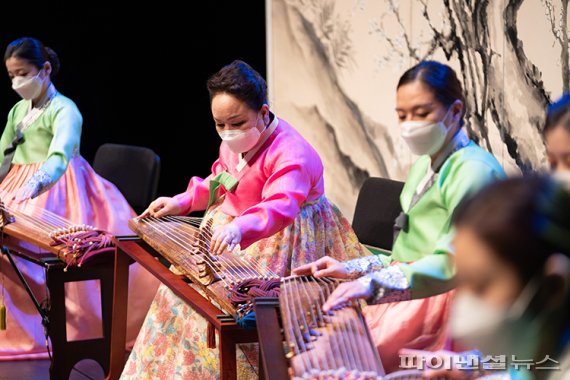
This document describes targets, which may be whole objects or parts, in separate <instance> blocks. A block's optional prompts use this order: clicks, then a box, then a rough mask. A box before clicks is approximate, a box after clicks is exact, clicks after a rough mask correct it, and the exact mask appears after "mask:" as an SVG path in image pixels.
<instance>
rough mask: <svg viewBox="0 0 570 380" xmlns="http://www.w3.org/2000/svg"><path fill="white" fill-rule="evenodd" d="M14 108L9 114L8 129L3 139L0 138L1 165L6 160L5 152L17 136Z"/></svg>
mask: <svg viewBox="0 0 570 380" xmlns="http://www.w3.org/2000/svg"><path fill="white" fill-rule="evenodd" d="M14 109H15V107H14V108H12V109H11V110H10V112H9V113H8V120H7V121H6V127H5V128H4V131H3V132H2V137H0V163H1V162H2V161H3V160H4V151H5V150H6V148H8V147H9V146H10V143H12V140H14V136H15V135H16V126H15V125H14Z"/></svg>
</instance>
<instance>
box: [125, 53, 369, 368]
mask: <svg viewBox="0 0 570 380" xmlns="http://www.w3.org/2000/svg"><path fill="white" fill-rule="evenodd" d="M208 91H209V93H210V99H211V110H212V115H213V118H214V123H215V127H216V130H217V132H218V133H219V135H220V138H221V139H222V143H221V145H220V148H219V150H220V154H219V158H218V159H217V160H216V161H215V162H214V164H213V165H212V173H211V174H210V175H209V176H208V177H207V178H205V179H202V178H198V177H193V178H192V179H191V180H190V182H189V184H188V188H187V189H186V191H185V192H184V193H181V194H178V195H176V196H174V197H171V198H169V197H161V198H158V199H157V200H155V201H154V202H152V203H151V204H150V205H149V207H148V209H147V210H146V212H145V213H144V214H143V215H142V216H153V217H162V216H166V215H184V214H187V213H189V212H192V211H196V210H205V209H207V212H206V215H205V220H212V221H213V229H214V232H213V236H212V238H211V242H210V250H211V253H212V254H220V253H222V252H227V251H231V252H233V254H235V255H237V256H239V257H242V258H243V259H244V260H246V261H247V260H253V261H255V262H259V263H261V266H263V267H266V268H268V269H270V270H271V271H272V272H274V273H276V274H277V275H279V276H287V275H289V274H290V273H291V268H294V267H296V266H299V265H302V264H305V263H308V262H311V261H314V260H316V259H318V258H320V257H323V256H325V255H326V256H331V257H335V258H337V259H339V260H346V259H350V258H355V257H359V256H362V255H363V248H362V246H361V245H360V243H359V242H358V240H357V238H356V236H355V234H354V232H353V231H352V229H351V226H350V224H349V222H348V221H347V220H346V219H345V218H344V217H343V216H342V215H341V213H340V212H339V210H338V209H337V208H336V207H335V206H334V205H332V204H331V203H330V202H329V201H328V200H327V198H326V197H325V195H324V185H323V165H322V162H321V159H320V158H319V155H318V154H317V152H316V151H315V150H314V149H313V147H311V145H310V144H309V143H308V142H307V141H306V140H305V139H304V138H303V137H302V136H301V135H300V134H299V133H298V132H297V131H296V130H295V129H294V128H293V127H292V126H291V125H289V124H288V123H287V122H286V121H285V120H283V119H280V118H279V117H277V116H276V115H275V114H273V113H272V112H271V111H270V108H269V105H268V102H267V85H266V83H265V80H264V79H263V78H262V77H261V75H259V73H257V72H256V71H255V70H253V69H252V68H251V67H250V66H249V65H248V64H246V63H245V62H242V61H234V62H232V63H231V64H229V65H227V66H225V67H223V68H222V69H221V70H220V71H218V72H217V73H216V74H214V75H213V76H212V77H211V78H210V79H209V80H208ZM235 247H239V249H238V250H234V248H235ZM206 328H207V324H206V321H205V320H204V319H203V318H201V317H200V316H199V315H198V314H197V313H196V312H195V311H194V310H192V308H191V307H190V306H188V305H187V304H185V303H184V302H183V301H182V300H180V299H179V298H178V297H176V296H175V295H174V293H173V292H171V291H170V290H169V289H168V288H167V287H165V286H161V287H160V288H159V291H158V292H157V295H156V297H155V300H154V302H153V304H152V306H151V310H150V312H149V314H148V316H147V319H146V321H145V324H144V327H143V329H142V331H141V333H140V335H139V337H138V339H137V342H136V344H135V348H134V350H133V352H132V353H131V356H130V357H129V361H128V362H127V365H126V367H125V370H124V372H123V378H133V379H139V378H141V377H145V376H146V377H152V376H161V377H163V378H174V377H175V376H180V378H200V379H210V378H217V376H218V375H217V374H219V369H218V361H217V356H218V350H217V349H211V350H208V349H207V348H206ZM243 359H244V358H243V356H242V358H241V360H240V362H241V364H239V365H238V367H241V369H240V371H241V375H240V378H251V377H252V376H255V375H254V374H253V373H252V368H251V367H250V366H248V365H247V364H246V365H243V366H242V364H245V360H243ZM250 359H251V358H250ZM251 360H253V361H255V360H256V358H255V357H254V358H253V359H251ZM246 370H247V371H246Z"/></svg>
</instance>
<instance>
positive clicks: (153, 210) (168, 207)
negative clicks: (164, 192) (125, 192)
mask: <svg viewBox="0 0 570 380" xmlns="http://www.w3.org/2000/svg"><path fill="white" fill-rule="evenodd" d="M181 211H182V207H181V206H180V203H178V201H177V200H176V199H175V198H171V197H160V198H158V199H156V200H154V201H152V202H151V203H150V205H149V206H148V207H147V209H146V210H144V211H143V213H142V214H140V215H139V218H146V217H148V216H154V217H155V218H160V217H162V216H167V215H179V214H180V212H181Z"/></svg>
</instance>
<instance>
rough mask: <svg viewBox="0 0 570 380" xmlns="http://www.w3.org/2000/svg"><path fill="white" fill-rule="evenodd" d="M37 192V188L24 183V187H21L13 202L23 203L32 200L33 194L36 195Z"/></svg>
mask: <svg viewBox="0 0 570 380" xmlns="http://www.w3.org/2000/svg"><path fill="white" fill-rule="evenodd" d="M37 190H38V189H37V186H34V185H33V184H30V183H26V184H25V185H24V186H22V187H21V188H20V189H19V190H18V192H17V193H16V197H15V198H14V200H15V201H16V202H17V203H20V202H24V201H26V200H28V199H30V198H33V197H34V194H36V193H37V192H38V191H37Z"/></svg>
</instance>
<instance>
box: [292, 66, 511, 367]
mask: <svg viewBox="0 0 570 380" xmlns="http://www.w3.org/2000/svg"><path fill="white" fill-rule="evenodd" d="M396 112H397V113H398V118H399V120H400V131H401V135H402V137H403V138H404V140H405V141H406V143H407V144H408V146H409V147H410V149H411V151H412V152H413V153H415V154H418V155H421V157H420V158H419V159H418V160H417V161H416V162H415V163H414V164H413V165H412V167H411V169H410V172H409V174H408V178H407V180H406V183H405V185H404V189H403V190H402V193H401V195H400V203H401V205H402V210H404V212H402V214H400V216H399V217H398V218H397V219H396V223H395V229H396V231H397V232H398V235H397V237H396V239H395V241H394V246H393V249H392V254H391V256H387V255H373V256H367V257H364V258H361V259H357V260H352V261H348V262H344V263H343V262H340V261H338V260H335V259H334V258H330V257H325V258H322V259H320V260H317V261H316V262H314V263H311V264H307V265H304V266H302V267H299V268H297V269H295V271H294V273H295V274H298V275H301V274H314V275H315V276H331V277H337V278H348V279H356V278H358V280H356V281H352V282H348V283H345V284H342V285H340V286H339V287H338V288H337V289H336V290H335V291H334V292H333V294H331V297H330V298H329V300H328V301H327V302H326V303H325V305H324V308H325V310H328V309H331V308H334V307H336V306H339V305H342V304H343V303H345V302H347V301H348V300H351V299H356V298H365V299H366V300H367V302H368V305H369V306H368V307H367V308H365V309H364V314H365V317H366V320H367V323H368V326H369V328H370V330H371V334H372V338H373V340H374V341H375V343H376V345H377V347H378V351H379V353H380V357H381V359H382V363H383V365H384V368H385V369H386V371H387V372H391V371H394V370H397V369H398V367H399V364H400V358H399V356H398V351H399V350H400V349H401V348H402V347H411V348H422V349H428V348H429V349H439V348H442V347H444V345H445V343H446V339H447V321H448V310H449V307H450V305H451V300H452V294H453V293H452V292H450V291H451V290H452V289H453V286H454V275H455V266H454V258H453V253H452V251H451V249H450V247H449V245H448V240H449V232H450V221H451V215H452V214H453V211H454V210H455V207H456V206H457V205H458V204H459V202H460V201H461V200H462V199H464V198H465V197H466V196H467V195H468V194H470V193H472V192H474V191H475V190H477V189H479V188H480V187H481V186H483V185H484V184H486V183H488V182H491V181H494V180H496V179H497V178H502V177H503V176H504V171H503V169H502V168H501V165H500V164H499V163H498V162H497V160H496V159H495V157H494V156H493V155H491V154H490V153H488V152H486V151H485V150H483V149H482V148H480V147H479V146H478V145H477V144H475V143H474V142H473V141H471V140H470V139H469V138H468V137H467V135H466V134H465V132H464V131H463V130H462V126H463V116H464V114H465V98H464V95H463V90H462V88H461V84H460V82H459V80H458V79H457V76H456V75H455V72H454V71H453V70H452V69H451V68H450V67H449V66H447V65H444V64H442V63H439V62H435V61H424V62H420V63H419V64H417V65H415V66H414V67H412V68H410V69H409V70H407V71H406V72H405V73H404V74H403V75H402V77H401V78H400V80H399V82H398V86H397V94H396ZM378 196H382V195H381V194H378ZM378 304H381V305H378ZM370 305H373V306H370Z"/></svg>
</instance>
